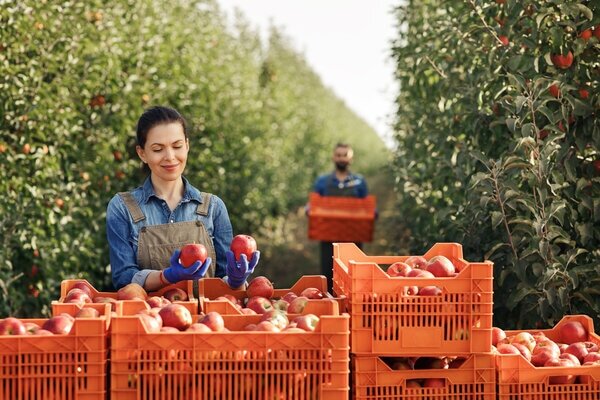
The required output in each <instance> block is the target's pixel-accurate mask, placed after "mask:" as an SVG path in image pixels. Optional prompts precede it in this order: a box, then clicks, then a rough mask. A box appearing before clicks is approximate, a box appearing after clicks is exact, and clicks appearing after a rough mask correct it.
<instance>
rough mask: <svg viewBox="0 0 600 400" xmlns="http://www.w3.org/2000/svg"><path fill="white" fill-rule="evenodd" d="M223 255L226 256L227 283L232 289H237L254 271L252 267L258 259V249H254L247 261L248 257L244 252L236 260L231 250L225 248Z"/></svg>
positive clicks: (254, 266)
mask: <svg viewBox="0 0 600 400" xmlns="http://www.w3.org/2000/svg"><path fill="white" fill-rule="evenodd" d="M225 256H226V257H227V283H228V284H229V287H231V288H232V289H237V288H239V287H240V286H242V285H243V284H244V282H246V280H247V279H248V277H249V276H250V275H251V274H252V273H253V272H254V268H256V265H257V264H258V260H259V259H260V251H255V252H254V253H253V254H252V259H251V260H250V262H248V257H246V255H245V254H242V255H240V260H239V261H238V262H236V261H235V256H234V255H233V252H232V251H231V250H227V252H226V253H225Z"/></svg>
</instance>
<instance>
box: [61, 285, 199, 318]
mask: <svg viewBox="0 0 600 400" xmlns="http://www.w3.org/2000/svg"><path fill="white" fill-rule="evenodd" d="M60 292H61V296H60V299H59V300H57V301H53V302H52V313H53V314H54V315H56V314H60V313H61V312H63V310H65V309H68V308H69V307H70V306H69V305H70V304H80V305H81V304H90V303H96V304H103V303H106V304H110V306H111V308H112V311H113V316H115V315H123V313H127V310H128V308H129V307H130V306H127V305H126V304H127V303H129V302H131V301H133V302H143V303H146V305H147V307H148V308H153V307H163V306H165V305H167V304H171V303H177V304H181V305H183V306H184V307H186V308H187V309H188V310H189V311H190V312H191V313H193V314H197V313H198V300H197V299H195V298H194V295H193V282H192V281H181V282H177V283H174V284H172V285H168V286H165V287H164V288H162V289H160V290H157V291H156V292H150V293H148V292H146V290H145V289H144V288H143V287H142V286H140V285H138V284H137V283H130V284H129V285H126V286H124V287H122V288H120V289H119V290H117V291H116V292H99V291H98V290H96V289H95V288H94V287H93V286H92V285H91V284H90V283H89V282H88V281H87V280H85V279H68V280H64V281H62V282H61V285H60ZM134 308H135V307H134Z"/></svg>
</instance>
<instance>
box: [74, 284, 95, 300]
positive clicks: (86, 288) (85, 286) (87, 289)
mask: <svg viewBox="0 0 600 400" xmlns="http://www.w3.org/2000/svg"><path fill="white" fill-rule="evenodd" d="M72 289H80V290H83V291H84V292H85V293H86V294H87V295H88V296H89V297H90V298H92V297H93V294H92V288H91V287H90V285H89V284H88V283H87V282H84V281H77V282H75V283H73V285H71V289H69V291H71V290H72Z"/></svg>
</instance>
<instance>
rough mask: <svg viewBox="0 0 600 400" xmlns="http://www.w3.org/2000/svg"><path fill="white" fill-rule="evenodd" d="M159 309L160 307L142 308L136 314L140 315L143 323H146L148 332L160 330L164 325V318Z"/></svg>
mask: <svg viewBox="0 0 600 400" xmlns="http://www.w3.org/2000/svg"><path fill="white" fill-rule="evenodd" d="M153 310H157V311H153ZM158 311H160V309H151V310H142V311H140V312H138V313H137V314H136V315H138V316H139V318H140V320H141V321H142V325H144V327H145V328H146V331H147V332H148V333H156V332H160V328H162V326H163V322H162V318H161V316H160V314H159V313H158Z"/></svg>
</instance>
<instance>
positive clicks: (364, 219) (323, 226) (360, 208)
mask: <svg viewBox="0 0 600 400" xmlns="http://www.w3.org/2000/svg"><path fill="white" fill-rule="evenodd" d="M375 206H376V198H375V196H373V195H370V196H367V197H365V198H356V197H337V196H321V195H319V194H318V193H314V192H313V193H311V194H310V196H309V207H310V212H309V214H308V238H309V239H313V240H322V241H326V242H370V241H372V240H373V230H374V226H375Z"/></svg>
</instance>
